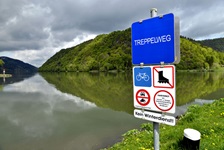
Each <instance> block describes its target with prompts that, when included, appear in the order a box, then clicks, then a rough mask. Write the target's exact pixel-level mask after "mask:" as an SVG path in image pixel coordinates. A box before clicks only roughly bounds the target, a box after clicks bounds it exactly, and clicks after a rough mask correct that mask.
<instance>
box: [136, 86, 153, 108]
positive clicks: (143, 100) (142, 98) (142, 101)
mask: <svg viewBox="0 0 224 150" xmlns="http://www.w3.org/2000/svg"><path fill="white" fill-rule="evenodd" d="M135 98H136V100H137V102H138V104H139V105H141V106H146V105H148V104H149V102H150V95H149V92H148V91H146V90H144V89H140V90H138V91H137V93H136V95H135Z"/></svg>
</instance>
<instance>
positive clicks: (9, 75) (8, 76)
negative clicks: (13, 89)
mask: <svg viewBox="0 0 224 150" xmlns="http://www.w3.org/2000/svg"><path fill="white" fill-rule="evenodd" d="M10 77H12V75H11V74H0V78H10Z"/></svg>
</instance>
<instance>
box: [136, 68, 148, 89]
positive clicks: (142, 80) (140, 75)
mask: <svg viewBox="0 0 224 150" xmlns="http://www.w3.org/2000/svg"><path fill="white" fill-rule="evenodd" d="M133 79H134V86H141V87H151V86H152V81H151V80H152V79H151V68H150V67H143V68H141V67H134V68H133Z"/></svg>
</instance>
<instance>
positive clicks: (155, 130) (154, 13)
mask: <svg viewBox="0 0 224 150" xmlns="http://www.w3.org/2000/svg"><path fill="white" fill-rule="evenodd" d="M156 16H157V9H156V8H152V9H151V17H156ZM153 138H154V139H153V140H154V150H159V123H157V122H153Z"/></svg>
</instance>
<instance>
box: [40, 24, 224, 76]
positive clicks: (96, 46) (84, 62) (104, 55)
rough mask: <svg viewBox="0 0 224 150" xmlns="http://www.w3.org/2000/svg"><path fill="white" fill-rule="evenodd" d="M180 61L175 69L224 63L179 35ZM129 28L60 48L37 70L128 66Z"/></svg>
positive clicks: (220, 57)
mask: <svg viewBox="0 0 224 150" xmlns="http://www.w3.org/2000/svg"><path fill="white" fill-rule="evenodd" d="M180 41H181V43H180V51H181V61H180V63H179V64H178V65H177V69H183V70H186V69H217V68H219V67H220V66H222V65H223V64H224V53H221V52H217V51H215V50H213V49H212V48H210V47H206V46H202V45H201V44H200V43H199V42H196V41H194V40H190V39H187V38H184V37H181V40H180ZM131 69H132V62H131V29H130V28H129V29H126V30H123V31H114V32H112V33H109V34H102V35H98V36H97V37H96V38H95V39H93V40H89V41H86V42H84V43H81V44H79V45H77V46H74V47H71V48H67V49H62V50H61V51H59V52H58V53H56V54H55V55H54V56H52V57H51V58H50V59H49V60H47V61H46V62H45V63H44V64H43V65H42V66H41V67H40V68H39V71H52V72H54V71H57V72H63V71H91V70H100V71H109V70H118V71H121V70H131Z"/></svg>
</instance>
